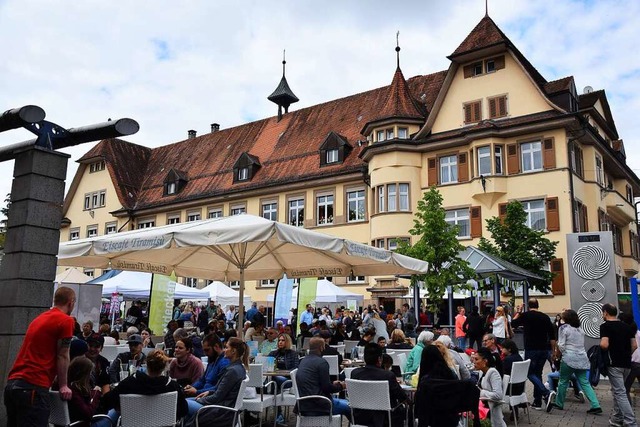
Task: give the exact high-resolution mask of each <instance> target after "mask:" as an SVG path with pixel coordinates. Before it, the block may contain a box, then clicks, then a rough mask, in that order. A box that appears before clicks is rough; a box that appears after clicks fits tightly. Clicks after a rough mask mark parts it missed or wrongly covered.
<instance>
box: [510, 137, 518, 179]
mask: <svg viewBox="0 0 640 427" xmlns="http://www.w3.org/2000/svg"><path fill="white" fill-rule="evenodd" d="M507 172H508V174H509V175H514V174H517V173H520V158H519V157H518V144H507Z"/></svg>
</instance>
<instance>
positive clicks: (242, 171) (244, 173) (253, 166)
mask: <svg viewBox="0 0 640 427" xmlns="http://www.w3.org/2000/svg"><path fill="white" fill-rule="evenodd" d="M260 166H261V165H260V160H259V159H258V158H257V157H256V156H252V155H251V154H249V153H246V152H245V153H242V154H240V157H239V158H238V160H236V163H235V164H234V165H233V182H234V183H236V182H246V181H251V180H252V179H253V176H254V175H255V174H256V172H257V171H258V169H259V168H260Z"/></svg>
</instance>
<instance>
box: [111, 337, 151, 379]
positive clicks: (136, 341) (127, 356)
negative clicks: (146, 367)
mask: <svg viewBox="0 0 640 427" xmlns="http://www.w3.org/2000/svg"><path fill="white" fill-rule="evenodd" d="M127 344H129V351H125V352H124V353H120V354H118V355H117V356H116V358H115V359H114V360H113V362H111V366H110V367H109V379H110V381H111V384H114V383H117V382H119V381H120V377H119V375H120V372H121V371H123V370H126V369H128V368H129V366H131V365H133V366H135V367H136V368H138V367H139V366H141V365H142V364H143V363H145V362H146V358H147V356H146V355H145V354H144V353H143V352H142V337H141V336H140V335H138V334H133V335H131V336H130V337H129V339H128V340H127Z"/></svg>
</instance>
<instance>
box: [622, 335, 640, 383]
mask: <svg viewBox="0 0 640 427" xmlns="http://www.w3.org/2000/svg"><path fill="white" fill-rule="evenodd" d="M636 343H638V348H636V349H635V351H634V352H633V354H632V355H631V372H629V375H628V376H627V379H626V380H625V381H624V387H625V388H626V389H627V394H628V393H629V391H630V390H631V386H632V385H633V382H634V381H635V380H636V379H637V380H638V381H640V329H638V330H637V331H636Z"/></svg>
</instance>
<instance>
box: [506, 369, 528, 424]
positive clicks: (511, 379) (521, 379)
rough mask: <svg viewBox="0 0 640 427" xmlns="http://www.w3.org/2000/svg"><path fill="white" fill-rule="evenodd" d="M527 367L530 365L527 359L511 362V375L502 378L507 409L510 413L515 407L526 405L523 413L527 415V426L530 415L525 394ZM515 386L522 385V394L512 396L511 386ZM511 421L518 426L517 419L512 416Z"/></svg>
mask: <svg viewBox="0 0 640 427" xmlns="http://www.w3.org/2000/svg"><path fill="white" fill-rule="evenodd" d="M529 365H531V359H527V360H525V361H523V362H513V364H512V365H511V375H505V376H504V377H503V378H502V381H503V385H504V387H503V391H504V401H505V403H507V404H508V405H509V409H511V412H514V411H515V409H514V408H515V406H517V405H520V404H523V403H527V405H526V408H525V412H526V413H527V417H528V418H529V424H531V414H530V413H529V405H528V403H529V398H528V397H527V393H526V387H527V386H526V384H527V375H528V374H529ZM515 384H524V389H523V390H522V394H517V395H514V394H512V391H511V390H513V386H514V385H515ZM513 421H514V423H515V425H516V427H517V426H518V419H517V417H516V416H515V414H514V416H513Z"/></svg>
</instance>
